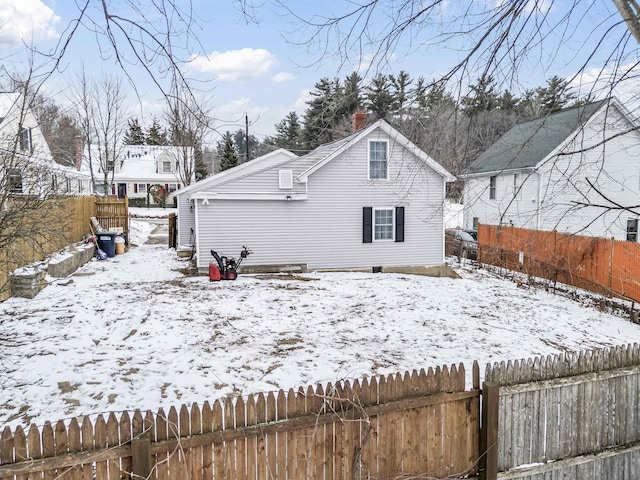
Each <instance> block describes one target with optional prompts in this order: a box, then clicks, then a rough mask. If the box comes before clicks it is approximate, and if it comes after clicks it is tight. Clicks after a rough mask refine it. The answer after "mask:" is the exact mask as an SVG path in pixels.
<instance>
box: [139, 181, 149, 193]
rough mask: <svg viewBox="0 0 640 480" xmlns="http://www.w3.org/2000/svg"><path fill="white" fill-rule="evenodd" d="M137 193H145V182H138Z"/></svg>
mask: <svg viewBox="0 0 640 480" xmlns="http://www.w3.org/2000/svg"><path fill="white" fill-rule="evenodd" d="M138 193H147V184H146V183H139V184H138Z"/></svg>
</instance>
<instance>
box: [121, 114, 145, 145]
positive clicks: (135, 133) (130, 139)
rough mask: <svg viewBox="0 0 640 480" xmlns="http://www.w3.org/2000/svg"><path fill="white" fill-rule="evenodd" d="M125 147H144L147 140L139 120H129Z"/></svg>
mask: <svg viewBox="0 0 640 480" xmlns="http://www.w3.org/2000/svg"><path fill="white" fill-rule="evenodd" d="M123 143H124V144H125V145H144V144H145V138H144V133H143V132H142V127H141V126H140V123H139V122H138V119H137V118H130V119H129V120H127V131H126V133H125V134H124V140H123Z"/></svg>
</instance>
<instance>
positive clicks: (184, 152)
mask: <svg viewBox="0 0 640 480" xmlns="http://www.w3.org/2000/svg"><path fill="white" fill-rule="evenodd" d="M92 148H93V149H94V150H93V155H92V160H93V165H94V168H93V174H94V177H95V178H96V188H99V187H101V184H102V183H103V178H104V177H103V169H102V166H101V162H99V161H98V158H99V155H98V153H97V151H96V150H97V149H96V148H95V146H92ZM87 156H88V155H87V154H85V157H87ZM87 162H88V160H87ZM185 165H187V168H186V169H185V167H184V166H185ZM108 168H113V171H109V174H108V175H107V177H108V180H109V184H110V188H109V191H108V193H109V194H111V195H116V196H117V197H118V198H124V197H129V200H130V203H131V204H135V203H136V200H135V199H140V200H139V202H140V203H143V202H146V200H147V198H148V199H149V202H150V203H151V204H155V203H156V202H155V201H154V197H153V195H147V194H148V193H149V191H150V189H152V187H154V186H157V187H159V188H162V189H163V191H164V192H166V194H165V201H166V204H167V205H173V202H174V200H173V199H174V196H175V194H176V192H177V191H178V190H179V189H181V188H183V187H184V186H185V180H187V179H188V180H189V182H190V183H191V182H194V181H195V167H194V157H193V147H179V146H171V145H122V146H120V147H118V150H117V153H116V160H115V162H109V164H108ZM132 199H134V200H133V201H131V200H132Z"/></svg>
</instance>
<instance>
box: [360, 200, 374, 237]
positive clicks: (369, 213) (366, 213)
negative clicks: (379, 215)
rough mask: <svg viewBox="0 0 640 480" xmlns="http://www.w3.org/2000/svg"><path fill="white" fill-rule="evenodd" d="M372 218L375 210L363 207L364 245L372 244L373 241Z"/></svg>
mask: <svg viewBox="0 0 640 480" xmlns="http://www.w3.org/2000/svg"><path fill="white" fill-rule="evenodd" d="M372 217H373V208H372V207H362V243H371V242H372V241H373V238H372V231H373V225H372Z"/></svg>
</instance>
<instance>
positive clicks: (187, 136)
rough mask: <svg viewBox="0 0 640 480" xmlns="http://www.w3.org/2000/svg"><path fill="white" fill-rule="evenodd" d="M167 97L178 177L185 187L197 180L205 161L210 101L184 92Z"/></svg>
mask: <svg viewBox="0 0 640 480" xmlns="http://www.w3.org/2000/svg"><path fill="white" fill-rule="evenodd" d="M174 91H175V93H174V94H173V95H171V96H169V97H167V111H166V114H165V116H166V122H167V124H168V125H169V136H170V142H171V144H172V145H174V146H175V147H177V149H176V150H175V155H176V158H175V162H176V175H177V177H178V179H179V180H180V181H181V182H182V184H183V185H185V186H187V185H190V184H191V183H192V182H194V181H195V179H196V171H197V162H198V160H199V161H200V162H201V161H202V141H203V140H202V139H203V137H204V135H205V133H206V131H207V129H208V128H209V126H210V116H209V109H208V107H207V101H206V100H204V99H200V98H198V99H197V98H196V97H194V96H193V95H192V94H191V92H188V91H186V90H184V89H178V88H177V87H176V88H175V89H174Z"/></svg>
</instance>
